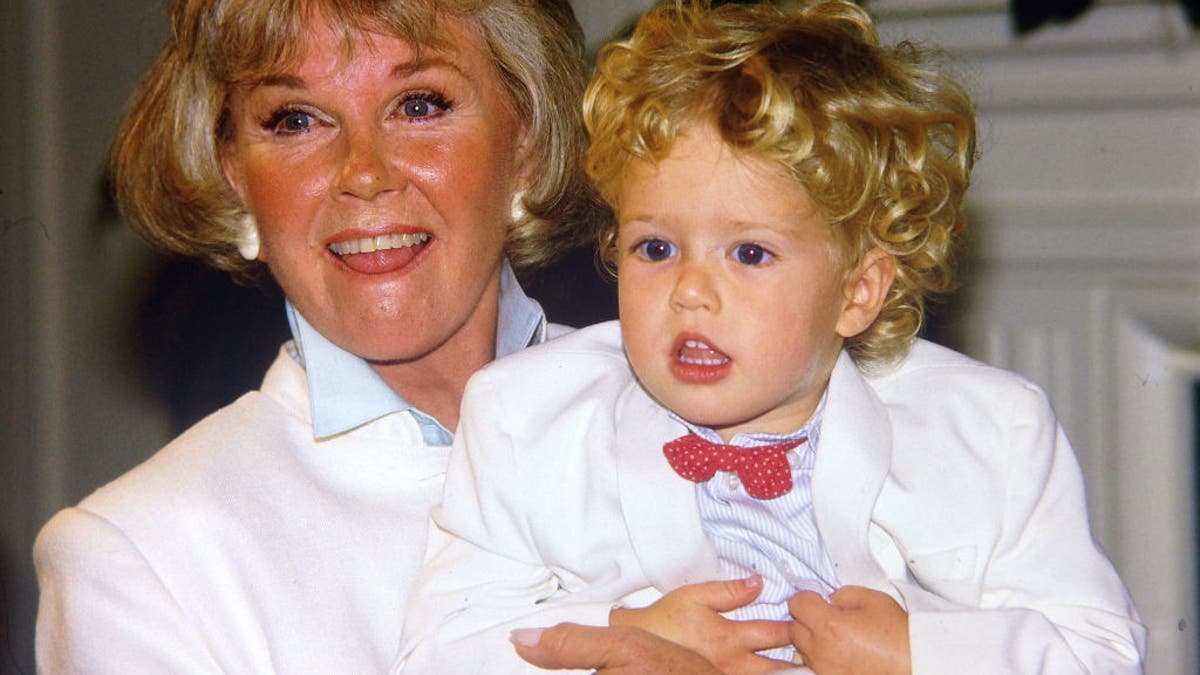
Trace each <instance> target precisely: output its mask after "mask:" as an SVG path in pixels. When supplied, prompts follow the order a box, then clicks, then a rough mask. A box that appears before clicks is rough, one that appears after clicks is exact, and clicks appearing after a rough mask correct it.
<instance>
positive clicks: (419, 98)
mask: <svg viewBox="0 0 1200 675" xmlns="http://www.w3.org/2000/svg"><path fill="white" fill-rule="evenodd" d="M449 109H450V103H449V101H447V100H446V99H445V98H443V97H442V96H441V95H439V94H435V93H432V92H420V93H413V94H408V95H406V96H405V97H404V98H403V99H401V101H400V114H401V115H403V116H404V117H406V118H408V119H413V120H423V119H427V118H430V117H437V116H439V115H441V114H442V113H444V112H446V111H447V110H449Z"/></svg>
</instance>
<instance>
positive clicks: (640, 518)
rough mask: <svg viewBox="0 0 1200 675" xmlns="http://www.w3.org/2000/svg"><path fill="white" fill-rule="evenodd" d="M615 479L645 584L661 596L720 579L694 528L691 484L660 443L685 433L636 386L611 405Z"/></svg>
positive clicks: (698, 530)
mask: <svg viewBox="0 0 1200 675" xmlns="http://www.w3.org/2000/svg"><path fill="white" fill-rule="evenodd" d="M616 425H617V432H616V440H617V448H616V455H617V464H618V466H617V475H618V476H619V480H620V495H621V508H622V511H623V513H624V517H625V522H626V527H627V528H628V531H629V539H630V542H631V543H632V544H633V550H634V553H635V555H636V556H637V557H638V559H639V560H640V562H641V564H642V570H643V571H644V572H645V574H646V578H647V579H648V580H649V581H650V583H651V584H652V585H653V586H654V587H656V588H658V589H659V590H660V591H662V592H664V593H665V592H667V591H670V590H672V589H674V588H677V587H679V586H682V585H684V584H690V583H696V582H699V581H712V580H714V579H719V578H721V568H720V563H719V562H718V561H717V556H716V553H715V552H714V551H713V549H712V545H711V544H710V543H709V541H708V538H707V537H706V536H705V534H704V531H703V530H702V529H701V526H700V516H699V514H698V512H697V510H696V489H695V484H694V483H691V482H689V481H687V480H685V479H683V478H681V477H679V476H678V475H677V474H676V473H675V471H674V470H673V469H671V467H670V465H669V464H667V460H666V458H665V457H664V456H663V453H662V446H663V443H666V442H667V441H669V440H671V439H673V438H676V437H678V436H680V435H682V434H683V433H685V432H686V429H685V428H684V427H683V425H682V424H680V423H679V422H677V421H675V420H674V419H672V418H671V416H670V413H668V412H667V411H666V410H665V409H663V408H662V407H661V406H659V405H658V404H657V403H655V402H654V401H653V400H651V399H650V397H649V396H648V395H647V394H646V393H645V391H643V390H642V388H641V386H640V385H638V384H637V382H631V383H630V385H629V387H628V388H627V389H626V390H625V391H624V392H623V393H622V395H621V397H620V398H619V399H618V401H617V409H616Z"/></svg>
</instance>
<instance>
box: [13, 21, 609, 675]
mask: <svg viewBox="0 0 1200 675" xmlns="http://www.w3.org/2000/svg"><path fill="white" fill-rule="evenodd" d="M581 45H582V34H581V31H580V29H579V26H578V24H577V23H576V22H575V19H574V16H573V15H572V12H571V9H570V6H569V5H568V3H567V2H566V0H542V1H540V2H516V1H495V2H479V1H477V0H476V1H472V0H410V1H407V2H403V1H399V0H393V1H392V2H370V1H368V0H359V1H356V2H347V1H345V0H290V1H287V2H279V1H277V0H177V2H176V3H175V6H174V9H173V13H172V32H171V38H170V40H169V41H168V42H167V43H166V45H165V46H164V48H163V50H162V52H161V53H160V54H159V56H158V59H157V60H156V62H155V63H154V65H153V66H152V67H151V69H150V71H149V73H148V74H147V76H146V78H145V80H144V82H143V85H142V89H141V90H140V92H139V93H138V94H137V95H136V97H135V98H134V100H133V101H132V104H131V107H130V111H129V114H128V117H127V119H126V120H125V123H124V126H123V128H122V130H121V132H120V134H119V136H118V141H117V144H116V147H115V148H114V154H113V157H114V159H113V168H114V175H115V180H116V185H117V191H118V198H119V200H120V203H121V204H122V205H123V208H124V209H125V211H126V212H127V213H128V214H129V215H130V216H131V217H132V218H134V219H135V220H136V221H137V222H138V223H140V227H141V229H142V231H143V232H144V233H145V234H146V235H147V236H148V237H149V238H150V239H152V240H153V241H155V242H157V243H159V244H160V245H162V246H164V247H165V248H167V249H169V250H172V251H176V252H182V253H187V254H190V255H196V256H200V257H202V258H205V259H207V260H208V261H209V262H211V263H212V264H214V265H217V266H218V267H221V268H223V269H227V270H229V271H230V272H232V273H234V274H236V275H240V276H247V275H251V276H252V275H254V274H255V273H256V272H258V271H260V270H261V271H265V272H267V273H269V274H270V275H271V276H272V277H273V278H274V280H275V281H276V282H278V284H279V286H280V287H281V288H282V289H283V292H284V294H285V295H286V297H287V312H288V317H289V321H290V323H291V328H292V333H293V337H294V339H293V340H292V341H290V342H289V343H288V344H286V345H285V346H284V348H283V349H282V350H281V352H280V354H279V356H278V358H277V359H276V361H275V363H274V364H273V365H272V366H271V368H270V370H269V371H268V372H267V374H266V377H265V380H264V381H263V385H262V388H261V390H260V391H256V392H251V393H249V394H246V395H245V396H243V397H242V398H241V399H239V400H238V401H237V402H235V403H233V404H232V405H230V406H229V407H227V408H225V409H223V410H220V411H218V412H216V413H214V414H213V415H211V416H210V417H208V418H207V419H205V420H203V421H202V422H200V423H199V424H197V425H196V426H195V427H193V428H192V429H190V430H189V431H187V432H186V433H184V434H183V435H182V436H181V437H180V438H178V439H176V440H175V441H173V442H172V443H170V444H169V445H168V446H167V447H166V448H164V449H163V450H162V451H161V452H159V453H157V454H156V455H155V456H154V457H153V458H151V459H150V460H149V461H147V462H146V463H145V464H143V465H141V466H139V467H137V468H135V469H134V470H132V471H130V472H129V473H128V474H126V475H125V476H123V477H121V478H119V479H118V480H117V481H115V482H114V483H112V484H110V485H108V486H105V487H103V488H101V489H100V490H98V491H97V492H96V493H94V494H93V495H92V496H90V497H88V498H87V499H85V500H84V501H83V502H82V503H81V504H80V505H79V506H78V507H75V508H70V509H66V510H64V511H63V512H61V513H59V514H58V515H56V516H55V517H54V518H53V519H52V520H51V521H50V522H49V523H48V524H47V525H46V527H45V528H44V530H43V531H42V533H41V535H40V536H39V539H38V542H37V545H36V551H35V556H36V561H37V565H38V575H39V581H40V584H41V589H42V597H41V606H40V610H39V617H38V639H37V656H38V664H39V668H40V669H41V670H44V671H47V672H64V671H75V670H87V671H88V672H98V671H101V672H102V671H108V670H112V671H120V672H172V673H189V672H219V671H223V672H239V673H249V672H276V671H278V672H372V671H381V670H384V669H386V668H387V666H388V663H389V662H390V660H391V658H392V656H393V651H394V649H395V646H396V644H397V643H398V640H399V635H400V628H401V626H400V624H401V617H402V615H403V607H404V603H405V599H406V595H407V592H408V588H409V586H410V585H411V582H412V580H413V578H414V576H415V574H416V569H417V566H418V565H419V563H420V560H421V556H422V553H423V547H424V541H425V528H426V518H427V516H428V513H429V509H430V508H431V507H432V505H433V504H434V503H435V502H436V500H437V498H438V497H439V494H440V489H441V476H442V472H443V469H444V461H445V453H446V446H447V445H448V443H449V441H450V433H449V430H452V429H453V428H454V426H455V424H456V422H457V417H458V404H459V398H460V396H461V394H462V389H463V386H464V384H465V382H466V379H467V378H468V377H469V376H470V375H471V374H472V373H473V372H474V371H475V370H477V369H478V368H480V367H481V366H483V365H484V364H485V363H487V362H488V361H490V360H492V359H493V358H495V357H497V356H502V355H504V354H506V353H509V352H512V351H515V350H518V349H521V348H523V347H525V346H527V345H529V344H530V343H533V342H538V341H541V340H543V339H545V338H546V337H547V333H548V332H553V330H554V329H553V328H550V329H548V328H547V326H546V322H545V318H544V316H543V314H542V312H541V309H540V308H539V307H538V305H537V304H536V303H535V302H533V301H532V300H530V299H528V298H527V297H526V296H525V295H524V293H523V292H522V291H521V289H520V287H519V285H518V284H517V283H516V281H515V278H514V277H513V273H512V271H511V269H510V267H509V263H508V261H511V263H512V264H513V265H518V266H520V265H531V264H537V263H539V262H543V261H545V260H548V259H549V258H551V257H552V256H553V255H554V254H555V253H556V252H557V251H558V250H560V249H562V248H564V247H566V246H568V245H571V244H573V243H575V242H577V241H581V240H585V239H589V238H590V237H591V232H590V231H589V230H588V228H587V227H585V225H586V223H587V222H588V221H589V220H590V217H589V216H590V213H589V212H590V210H591V209H592V208H593V207H592V202H591V201H590V199H589V197H588V195H589V192H588V191H587V190H586V189H585V188H584V183H583V181H582V180H581V179H580V177H579V174H578V173H577V165H578V162H577V157H578V151H579V147H580V145H581V138H582V133H581V129H580V124H579V120H578V113H577V107H578V100H579V95H580V91H581V89H582V84H583V79H584V73H585V66H584V63H583V59H582V46H581Z"/></svg>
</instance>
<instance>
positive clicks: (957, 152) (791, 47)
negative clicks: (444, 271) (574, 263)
mask: <svg viewBox="0 0 1200 675" xmlns="http://www.w3.org/2000/svg"><path fill="white" fill-rule="evenodd" d="M584 118H585V123H586V124H587V128H588V132H589V133H590V135H591V146H590V148H589V149H588V151H587V154H586V158H585V165H586V170H587V172H588V175H589V176H590V178H591V179H592V182H593V183H594V184H595V186H596V188H597V190H598V191H599V192H600V194H601V195H602V196H603V198H604V199H605V201H607V202H608V203H609V205H610V206H612V207H614V208H619V204H618V198H617V195H618V192H619V190H620V184H621V180H622V177H623V175H624V174H625V169H626V168H627V167H628V165H629V164H630V163H631V162H634V161H655V160H657V159H660V158H661V157H663V156H664V155H665V154H666V153H667V151H668V150H669V149H670V146H671V143H672V142H673V141H674V139H675V138H676V137H677V136H678V135H679V133H680V132H681V130H682V129H683V128H684V127H685V126H687V125H689V124H693V123H711V122H715V123H716V124H717V126H718V128H719V130H720V133H721V135H722V136H723V138H724V139H725V141H726V142H727V143H728V144H729V146H730V147H731V148H734V149H736V150H737V151H739V152H742V153H747V154H750V155H754V156H759V157H764V158H767V159H769V160H773V161H776V162H779V163H780V164H781V165H783V166H784V167H786V168H787V170H788V171H789V172H790V173H791V175H793V176H794V177H795V178H796V180H797V181H799V183H800V184H801V185H803V187H804V188H805V189H806V190H807V191H808V193H809V195H810V197H811V198H812V200H813V201H814V203H816V204H817V205H818V207H819V208H820V209H821V211H822V213H823V215H824V216H825V217H826V219H827V220H828V221H829V223H830V224H831V226H832V227H833V230H834V233H835V238H836V239H837V240H838V242H839V243H840V244H841V250H842V252H843V259H844V262H845V270H846V271H847V272H849V271H850V270H852V269H854V267H855V266H856V265H857V264H858V261H859V260H860V259H861V257H862V255H863V254H865V253H866V252H867V251H869V250H871V249H872V248H873V247H879V248H880V249H882V250H884V251H886V252H887V253H888V254H890V255H891V256H892V258H893V260H894V262H895V264H896V279H895V281H894V282H893V284H892V287H891V289H890V291H889V293H888V297H887V300H886V303H885V304H884V307H883V310H882V311H881V312H880V314H879V317H878V318H877V319H876V321H875V322H874V324H873V325H872V326H871V327H870V328H868V329H867V330H866V331H864V332H863V333H862V334H860V335H858V336H855V337H853V338H851V339H849V340H847V341H846V348H847V350H848V351H849V352H850V354H851V356H853V357H854V359H855V361H856V362H858V363H859V364H861V365H868V364H870V363H874V362H883V361H890V360H894V359H896V358H899V357H901V356H902V355H903V354H905V353H906V352H907V349H908V347H909V345H910V344H911V342H912V339H913V338H914V337H915V336H916V334H917V332H918V331H919V330H920V328H921V324H922V322H923V318H924V314H925V299H926V297H927V296H929V295H930V294H934V293H945V292H948V291H949V290H951V289H952V286H953V273H952V269H951V258H952V253H953V252H954V249H955V248H956V247H957V244H958V242H960V241H961V240H962V235H963V232H964V228H965V223H964V218H963V209H962V199H963V193H964V192H965V191H966V189H967V185H968V184H969V182H970V172H971V167H972V165H973V163H974V160H975V112H974V107H973V105H972V103H971V100H970V98H969V96H968V95H967V94H966V92H965V91H964V90H963V88H962V87H961V86H960V85H959V84H958V83H957V82H956V81H954V80H953V79H951V78H950V77H948V76H946V75H944V74H942V73H940V72H939V71H937V70H936V69H935V68H933V67H932V66H930V65H928V64H927V63H926V57H925V55H924V54H923V53H922V51H921V50H920V49H918V48H917V47H915V46H914V45H912V44H909V43H901V44H899V45H897V46H894V47H887V46H883V45H880V44H879V39H878V36H877V35H876V32H875V28H874V26H873V25H872V23H871V20H870V18H869V17H868V16H867V14H866V13H865V12H864V11H863V10H862V9H860V8H859V7H857V6H856V5H853V4H851V3H849V2H841V1H838V0H834V1H826V2H815V3H808V4H803V5H800V6H796V7H793V8H790V9H782V8H779V7H776V6H774V5H771V4H767V3H760V4H753V5H743V4H727V5H723V6H720V7H716V8H713V7H711V6H710V5H709V3H708V2H703V1H696V2H685V1H683V0H680V1H679V2H676V3H674V4H673V5H669V6H665V7H661V8H658V9H655V10H652V11H651V12H649V13H647V14H645V15H644V16H643V17H642V18H641V19H640V20H639V21H638V23H637V26H636V28H635V29H634V32H633V34H632V35H631V36H630V37H629V38H628V39H625V40H622V41H619V42H614V43H612V44H609V45H607V46H606V47H605V48H604V49H603V50H601V52H600V59H599V65H598V71H597V74H596V75H595V76H594V78H593V80H592V82H591V84H590V85H589V87H588V90H587V93H586V94H585V97H584ZM615 236H616V223H615V222H613V223H611V224H610V225H609V227H608V228H607V229H606V231H605V233H604V234H603V236H602V242H601V250H602V251H603V252H604V253H605V256H606V257H607V258H610V255H611V249H612V244H613V241H614V240H615ZM610 259H611V258H610Z"/></svg>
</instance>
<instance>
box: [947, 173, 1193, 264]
mask: <svg viewBox="0 0 1200 675" xmlns="http://www.w3.org/2000/svg"><path fill="white" fill-rule="evenodd" d="M969 210H970V211H969V212H970V213H971V214H972V223H973V225H970V227H971V229H972V246H973V247H974V249H975V255H976V256H977V257H978V258H980V259H982V260H984V261H987V262H990V263H1038V262H1047V263H1048V262H1063V261H1067V262H1071V263H1080V264H1094V263H1116V264H1120V265H1122V266H1137V265H1146V266H1150V267H1152V268H1155V269H1157V270H1161V269H1163V267H1164V266H1168V267H1178V268H1179V271H1181V272H1186V271H1187V270H1190V273H1189V274H1186V275H1185V276H1191V277H1200V194H1197V195H1195V196H1190V197H1184V196H1182V195H1164V196H1155V195H1139V196H1137V197H1136V198H1133V197H1131V198H1129V199H1125V200H1116V199H1109V200H1106V199H1104V198H1101V197H1093V196H1088V197H1079V198H1072V197H1071V196H1070V195H1065V196H1064V195H1041V196H1040V198H1039V196H1034V195H1019V196H1013V197H1010V198H995V199H990V200H989V199H973V200H971V201H970V202H969Z"/></svg>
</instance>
